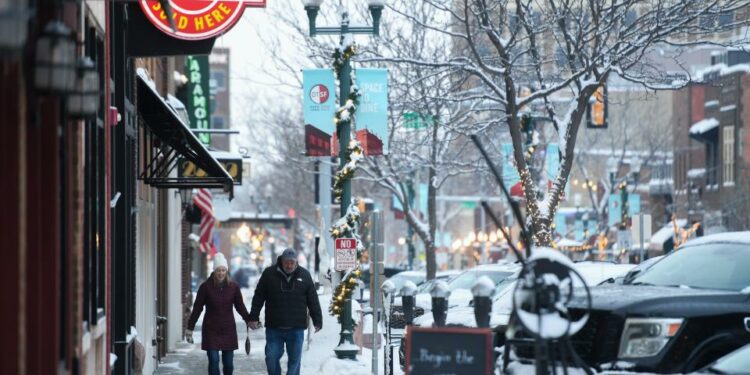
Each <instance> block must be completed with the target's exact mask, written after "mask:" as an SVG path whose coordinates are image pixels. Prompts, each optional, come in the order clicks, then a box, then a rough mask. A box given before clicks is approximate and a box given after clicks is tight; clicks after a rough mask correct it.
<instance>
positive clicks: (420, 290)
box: [417, 279, 435, 293]
mask: <svg viewBox="0 0 750 375" xmlns="http://www.w3.org/2000/svg"><path fill="white" fill-rule="evenodd" d="M434 284H435V279H433V280H430V281H425V283H424V284H422V285H420V286H419V288H417V293H429V292H430V289H431V288H432V286H433V285H434Z"/></svg>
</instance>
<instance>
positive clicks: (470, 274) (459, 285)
mask: <svg viewBox="0 0 750 375" xmlns="http://www.w3.org/2000/svg"><path fill="white" fill-rule="evenodd" d="M511 275H513V273H512V272H505V271H494V270H481V271H477V270H470V271H466V272H464V273H462V274H460V275H458V276H456V278H454V279H453V280H451V282H450V283H449V284H448V288H450V290H451V291H453V290H456V289H471V287H472V286H474V282H475V281H476V280H477V279H478V278H480V277H482V276H488V277H489V278H490V280H492V282H493V283H495V285H497V283H499V282H501V281H503V280H505V279H506V278H508V277H509V276H511Z"/></svg>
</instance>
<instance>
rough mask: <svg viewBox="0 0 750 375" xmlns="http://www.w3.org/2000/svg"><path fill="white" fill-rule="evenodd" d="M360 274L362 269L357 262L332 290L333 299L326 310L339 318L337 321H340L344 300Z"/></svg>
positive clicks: (352, 289) (348, 295)
mask: <svg viewBox="0 0 750 375" xmlns="http://www.w3.org/2000/svg"><path fill="white" fill-rule="evenodd" d="M361 276H362V270H361V269H360V268H359V264H357V266H356V267H355V268H354V269H352V270H351V271H349V272H348V273H347V274H346V275H344V278H343V279H341V283H339V285H337V286H336V289H335V290H334V291H333V299H332V301H331V304H330V306H328V312H329V313H330V314H331V315H332V316H335V317H336V318H337V319H338V320H339V323H340V322H341V313H342V312H343V311H344V301H346V300H347V299H348V298H349V297H350V296H351V294H352V291H354V288H356V286H357V283H358V282H359V278H360V277H361Z"/></svg>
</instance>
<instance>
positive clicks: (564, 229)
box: [555, 212, 568, 237]
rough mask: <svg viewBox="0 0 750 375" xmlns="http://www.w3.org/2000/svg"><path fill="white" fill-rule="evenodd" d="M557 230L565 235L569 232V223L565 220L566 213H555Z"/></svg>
mask: <svg viewBox="0 0 750 375" xmlns="http://www.w3.org/2000/svg"><path fill="white" fill-rule="evenodd" d="M555 230H556V231H557V233H560V235H561V236H563V237H565V236H566V234H567V233H568V225H567V223H566V222H565V215H563V214H561V213H559V212H558V213H556V214H555Z"/></svg>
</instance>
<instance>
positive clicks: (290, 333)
mask: <svg viewBox="0 0 750 375" xmlns="http://www.w3.org/2000/svg"><path fill="white" fill-rule="evenodd" d="M304 341H305V330H304V329H303V328H291V329H279V328H269V327H266V368H267V369H268V375H281V365H280V364H279V360H280V359H281V356H282V355H284V345H285V344H286V355H287V358H288V359H289V361H288V362H287V375H299V367H300V361H301V360H302V343H304Z"/></svg>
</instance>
